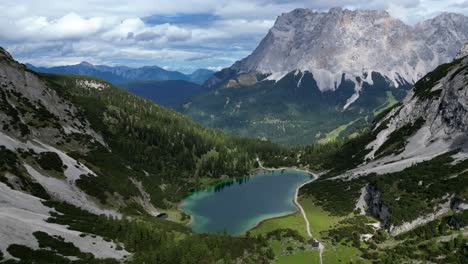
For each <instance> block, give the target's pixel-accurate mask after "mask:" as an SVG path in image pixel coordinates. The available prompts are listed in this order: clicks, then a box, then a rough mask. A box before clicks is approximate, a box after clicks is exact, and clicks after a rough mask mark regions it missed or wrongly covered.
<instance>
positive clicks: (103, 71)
mask: <svg viewBox="0 0 468 264" xmlns="http://www.w3.org/2000/svg"><path fill="white" fill-rule="evenodd" d="M26 66H27V67H28V68H30V69H32V70H34V71H36V72H43V73H60V74H77V75H87V76H93V77H97V78H102V79H104V80H106V81H109V82H111V83H113V84H117V85H118V84H120V83H122V82H125V81H136V80H138V81H148V80H157V81H165V80H184V81H190V82H193V83H197V84H201V83H203V82H205V81H206V79H207V78H208V77H209V76H211V74H212V73H213V72H212V71H210V70H207V69H197V70H195V71H194V72H193V73H191V74H183V73H181V72H179V71H169V70H165V69H164V68H162V67H159V66H156V65H153V66H142V67H139V68H132V67H128V66H107V65H94V64H91V63H89V62H86V61H83V62H81V63H78V64H74V65H65V66H55V67H50V68H48V67H36V66H34V65H32V64H28V63H27V64H26Z"/></svg>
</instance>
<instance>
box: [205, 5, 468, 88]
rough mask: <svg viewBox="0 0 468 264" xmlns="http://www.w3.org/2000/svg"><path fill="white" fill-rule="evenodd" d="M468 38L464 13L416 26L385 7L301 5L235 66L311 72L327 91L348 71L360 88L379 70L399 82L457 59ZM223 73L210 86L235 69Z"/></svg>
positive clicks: (276, 75) (273, 75)
mask: <svg viewBox="0 0 468 264" xmlns="http://www.w3.org/2000/svg"><path fill="white" fill-rule="evenodd" d="M467 39H468V18H467V17H465V16H463V15H459V14H452V13H443V14H441V15H439V16H437V17H435V18H433V19H429V20H426V21H423V22H421V23H418V24H416V25H414V26H410V25H406V24H405V23H403V22H402V21H400V20H398V19H396V18H393V17H391V16H390V15H389V14H388V13H387V12H385V11H371V10H356V11H350V10H344V9H341V8H333V9H331V10H330V11H329V12H326V13H322V12H314V11H312V10H308V9H296V10H293V11H292V12H289V13H286V14H282V15H281V16H279V17H278V19H277V20H276V23H275V25H274V26H273V27H272V28H271V30H270V31H269V32H268V34H267V35H266V36H265V38H264V39H263V40H262V41H261V43H260V44H259V46H258V47H257V48H256V49H255V51H254V52H253V53H252V54H251V55H249V56H248V57H246V58H245V59H243V60H241V61H238V62H236V63H235V64H234V65H233V66H231V67H230V68H229V70H230V72H232V71H234V72H237V73H238V74H242V73H246V72H258V73H262V74H269V75H270V76H269V77H268V79H274V80H279V79H281V78H283V77H284V76H285V75H286V74H287V73H290V72H292V71H296V70H300V71H309V72H311V73H312V74H313V76H314V79H315V81H316V82H317V85H318V87H319V89H320V90H321V91H326V90H335V89H337V88H338V87H339V86H340V83H341V82H342V80H343V78H342V77H343V74H344V75H345V79H347V80H350V81H353V82H355V83H356V86H357V87H356V90H359V87H358V86H360V85H359V82H360V81H364V82H368V83H369V84H372V82H373V80H372V78H371V76H372V72H377V73H380V74H381V75H382V76H385V77H386V78H387V79H388V81H389V83H390V84H391V85H393V86H395V87H398V86H400V85H401V84H407V83H411V84H413V83H415V82H416V81H417V80H419V79H420V78H421V77H423V76H424V75H425V74H426V73H428V72H430V71H432V70H433V69H434V68H436V67H437V66H438V65H440V64H442V63H446V62H449V61H451V60H452V59H453V58H454V57H455V55H456V54H457V51H458V50H459V49H460V48H461V47H462V46H463V44H464V42H465V41H466V40H467ZM224 73H226V72H224ZM219 77H220V76H217V77H215V78H213V79H211V80H210V81H209V82H208V83H207V85H210V86H215V85H217V84H219V83H220V82H222V81H225V79H226V78H232V74H230V75H226V74H224V77H225V78H219ZM357 78H358V79H359V80H360V81H357V80H358V79H357Z"/></svg>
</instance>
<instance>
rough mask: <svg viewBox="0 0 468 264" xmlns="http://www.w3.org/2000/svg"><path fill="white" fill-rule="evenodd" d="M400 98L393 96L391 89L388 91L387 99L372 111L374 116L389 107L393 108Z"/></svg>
mask: <svg viewBox="0 0 468 264" xmlns="http://www.w3.org/2000/svg"><path fill="white" fill-rule="evenodd" d="M398 103H399V102H398V100H397V99H396V98H395V96H393V94H392V92H391V91H387V101H386V102H385V103H384V104H382V105H381V106H379V107H377V108H376V109H375V110H374V111H373V112H372V113H373V115H374V117H376V116H379V115H380V114H382V113H384V112H385V111H386V110H387V109H390V108H392V107H393V106H394V105H396V104H398Z"/></svg>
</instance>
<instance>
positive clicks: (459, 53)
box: [455, 41, 468, 59]
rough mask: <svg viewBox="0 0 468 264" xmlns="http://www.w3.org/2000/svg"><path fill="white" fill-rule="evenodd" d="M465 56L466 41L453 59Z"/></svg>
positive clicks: (466, 51)
mask: <svg viewBox="0 0 468 264" xmlns="http://www.w3.org/2000/svg"><path fill="white" fill-rule="evenodd" d="M466 56H468V41H467V42H466V43H465V45H464V46H463V48H462V49H461V50H460V51H459V52H458V53H457V56H456V57H455V59H461V58H463V57H466Z"/></svg>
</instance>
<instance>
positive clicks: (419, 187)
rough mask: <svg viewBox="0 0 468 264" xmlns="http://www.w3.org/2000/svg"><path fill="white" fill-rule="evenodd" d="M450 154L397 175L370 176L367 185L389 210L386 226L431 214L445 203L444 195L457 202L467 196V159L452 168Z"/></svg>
mask: <svg viewBox="0 0 468 264" xmlns="http://www.w3.org/2000/svg"><path fill="white" fill-rule="evenodd" d="M451 155H453V153H447V154H443V155H441V156H438V157H436V158H434V159H432V160H429V161H425V162H421V163H419V164H417V165H415V166H412V167H410V168H407V169H405V170H403V171H400V172H395V173H391V174H385V175H381V176H374V177H373V179H372V180H371V184H372V185H374V186H376V188H377V190H378V191H380V192H381V193H382V202H383V203H384V204H385V205H387V206H388V207H389V208H390V212H391V216H390V218H389V219H388V223H387V224H388V225H391V224H395V225H399V224H401V223H403V222H406V221H411V220H414V219H416V218H417V217H418V216H420V215H423V214H426V213H429V212H432V211H433V210H434V209H433V208H434V206H436V205H438V204H440V203H443V202H445V201H447V200H446V199H448V198H444V196H446V195H447V194H454V195H455V196H457V197H460V199H465V198H466V197H468V186H467V185H466V183H467V182H468V172H467V171H466V170H467V169H468V160H464V161H462V162H460V163H457V164H455V165H453V164H452V162H453V161H454V159H453V158H452V157H451ZM396 197H399V199H398V200H397V199H396Z"/></svg>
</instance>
